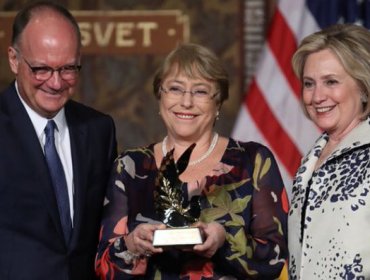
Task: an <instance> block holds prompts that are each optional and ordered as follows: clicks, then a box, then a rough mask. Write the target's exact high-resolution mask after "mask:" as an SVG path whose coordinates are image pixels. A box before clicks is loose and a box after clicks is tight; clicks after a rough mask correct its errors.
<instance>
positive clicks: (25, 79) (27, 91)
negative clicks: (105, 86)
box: [8, 11, 80, 118]
mask: <svg viewBox="0 0 370 280" xmlns="http://www.w3.org/2000/svg"><path fill="white" fill-rule="evenodd" d="M77 40H78V39H77V35H76V33H75V30H74V29H73V27H72V25H71V23H69V22H68V21H67V20H66V19H64V18H63V17H62V16H61V15H59V14H57V13H55V12H53V11H44V12H42V13H40V14H38V15H34V16H33V17H32V18H31V20H30V22H29V23H28V24H27V26H26V27H25V29H24V30H23V32H22V34H21V37H20V42H19V44H18V45H17V46H16V48H17V50H16V49H15V48H13V47H9V49H8V57H9V63H10V67H11V70H12V72H13V73H14V74H15V75H16V78H17V83H18V89H19V93H20V95H21V96H22V98H23V100H24V101H25V102H26V103H27V104H28V106H30V107H31V108H32V109H33V110H34V111H36V112H37V113H38V114H39V115H41V116H43V117H46V118H52V117H54V116H55V115H56V114H57V113H58V112H59V110H60V109H61V108H62V107H63V106H64V105H65V103H66V102H67V101H68V99H69V98H70V97H71V96H72V95H73V93H74V91H75V87H76V86H77V82H78V79H77V78H76V79H72V80H68V81H66V80H63V79H62V78H61V76H60V74H59V73H58V72H54V73H53V75H52V76H51V77H50V79H48V80H46V81H39V80H37V79H36V78H35V75H34V74H33V73H32V71H31V69H30V66H31V67H42V66H48V67H51V68H53V69H57V68H59V67H63V66H70V65H77V64H79V59H80V58H79V47H78V41H77ZM27 62H28V63H29V65H27Z"/></svg>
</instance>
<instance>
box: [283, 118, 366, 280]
mask: <svg viewBox="0 0 370 280" xmlns="http://www.w3.org/2000/svg"><path fill="white" fill-rule="evenodd" d="M327 141H328V135H327V134H326V133H324V134H323V135H322V136H321V137H320V138H319V139H318V140H317V141H316V143H315V146H314V147H313V148H312V149H311V151H310V152H309V153H308V155H307V156H306V157H305V158H304V159H303V160H302V163H301V166H300V168H299V169H298V171H297V175H296V178H295V180H294V184H293V189H292V196H293V198H292V202H291V206H290V213H289V217H288V244H289V253H290V257H289V262H290V264H289V272H290V279H300V280H306V279H307V280H312V279H315V280H318V279H323V280H328V279H370V247H369V240H370V118H368V119H367V120H365V121H363V122H361V123H360V124H359V125H358V126H357V127H355V128H354V129H353V130H352V131H351V132H350V133H348V134H347V135H346V137H345V138H344V139H342V141H341V142H340V143H339V145H338V147H337V148H336V150H335V151H333V152H332V154H331V155H330V156H329V157H328V158H327V159H326V160H325V162H324V163H323V164H322V165H321V166H320V167H319V168H318V169H317V170H316V171H315V164H316V162H317V160H318V157H319V155H320V153H321V151H322V150H323V148H324V147H325V145H326V143H327ZM303 209H306V212H305V214H304V213H303V211H302V210H303ZM302 218H303V222H302Z"/></svg>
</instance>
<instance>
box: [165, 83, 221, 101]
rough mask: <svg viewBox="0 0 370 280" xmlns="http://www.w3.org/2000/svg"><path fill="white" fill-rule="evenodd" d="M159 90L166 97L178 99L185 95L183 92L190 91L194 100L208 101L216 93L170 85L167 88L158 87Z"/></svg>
mask: <svg viewBox="0 0 370 280" xmlns="http://www.w3.org/2000/svg"><path fill="white" fill-rule="evenodd" d="M160 91H162V92H164V93H165V94H166V96H167V97H169V98H172V99H180V98H181V97H183V96H184V95H185V93H187V92H188V93H190V95H191V96H192V97H193V98H194V100H195V101H196V102H209V101H211V100H212V99H213V98H214V97H215V96H216V94H217V92H216V93H214V94H211V93H210V92H209V91H208V90H205V89H193V90H184V89H182V88H181V87H178V86H170V87H169V88H168V89H165V88H163V87H160Z"/></svg>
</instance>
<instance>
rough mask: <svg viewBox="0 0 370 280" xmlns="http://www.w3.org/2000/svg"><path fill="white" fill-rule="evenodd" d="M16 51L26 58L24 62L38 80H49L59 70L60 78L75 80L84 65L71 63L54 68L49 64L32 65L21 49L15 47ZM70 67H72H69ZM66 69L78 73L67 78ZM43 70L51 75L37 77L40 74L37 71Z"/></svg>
mask: <svg viewBox="0 0 370 280" xmlns="http://www.w3.org/2000/svg"><path fill="white" fill-rule="evenodd" d="M15 51H16V52H17V53H18V54H19V55H20V56H21V57H22V59H23V60H24V62H26V64H27V66H28V67H29V69H30V70H31V72H32V74H33V75H34V77H35V79H36V80H38V81H44V82H45V81H47V80H49V79H50V78H51V77H52V76H53V74H54V72H58V74H59V76H60V78H61V79H63V80H64V81H72V80H75V79H76V78H77V75H78V74H79V73H80V71H81V68H82V66H81V65H78V64H74V65H72V64H71V65H63V66H61V67H58V68H52V67H50V66H48V65H45V66H32V65H31V64H30V63H29V62H28V61H27V60H26V59H25V58H24V56H23V55H22V54H21V53H20V51H19V50H18V49H15ZM69 67H70V68H71V69H67V68H69ZM72 68H74V69H72ZM66 69H67V70H74V71H75V72H74V73H75V74H76V77H74V78H72V79H66V78H65V77H63V71H65V70H66ZM41 70H44V71H46V73H49V77H48V78H46V79H40V77H39V78H37V75H38V74H37V71H41Z"/></svg>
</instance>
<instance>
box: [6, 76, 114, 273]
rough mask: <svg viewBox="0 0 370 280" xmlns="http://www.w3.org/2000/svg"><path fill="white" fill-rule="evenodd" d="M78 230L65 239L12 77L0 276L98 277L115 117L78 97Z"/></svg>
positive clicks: (74, 114) (73, 114) (74, 111)
mask: <svg viewBox="0 0 370 280" xmlns="http://www.w3.org/2000/svg"><path fill="white" fill-rule="evenodd" d="M65 114H66V118H67V123H68V127H69V132H70V138H71V151H72V162H73V177H74V178H73V183H74V229H73V234H72V238H71V242H70V244H69V245H68V246H67V245H66V244H65V242H64V239H63V233H62V229H61V225H60V220H59V214H58V208H57V202H56V199H55V195H54V191H53V187H52V185H51V181H50V177H49V173H48V167H47V164H46V161H45V158H44V154H43V151H42V148H41V145H40V142H39V140H38V138H37V136H36V132H35V130H34V128H33V125H32V122H31V120H30V118H29V117H28V114H27V112H26V110H25V108H24V106H23V105H22V103H21V101H20V100H19V97H18V95H17V93H16V90H15V86H14V83H13V84H12V85H11V86H10V87H9V88H8V89H7V90H6V91H5V92H3V93H2V94H1V95H0V279H1V280H8V279H9V280H20V279H27V280H31V279H35V280H36V279H37V280H43V279H45V280H59V279H60V280H62V279H63V280H67V279H69V280H71V279H73V280H83V279H89V280H90V279H94V277H95V273H94V258H95V254H96V247H97V242H98V235H99V226H100V217H101V210H102V206H103V200H104V194H105V188H106V185H107V181H108V178H109V174H110V170H111V166H112V163H113V160H114V158H115V157H116V155H117V150H116V149H117V145H116V138H115V128H114V123H113V119H112V118H111V117H109V116H107V115H104V114H102V113H99V112H97V111H95V110H93V109H91V108H88V107H86V106H84V105H82V104H79V103H77V102H74V101H69V102H68V103H67V104H66V106H65Z"/></svg>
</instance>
